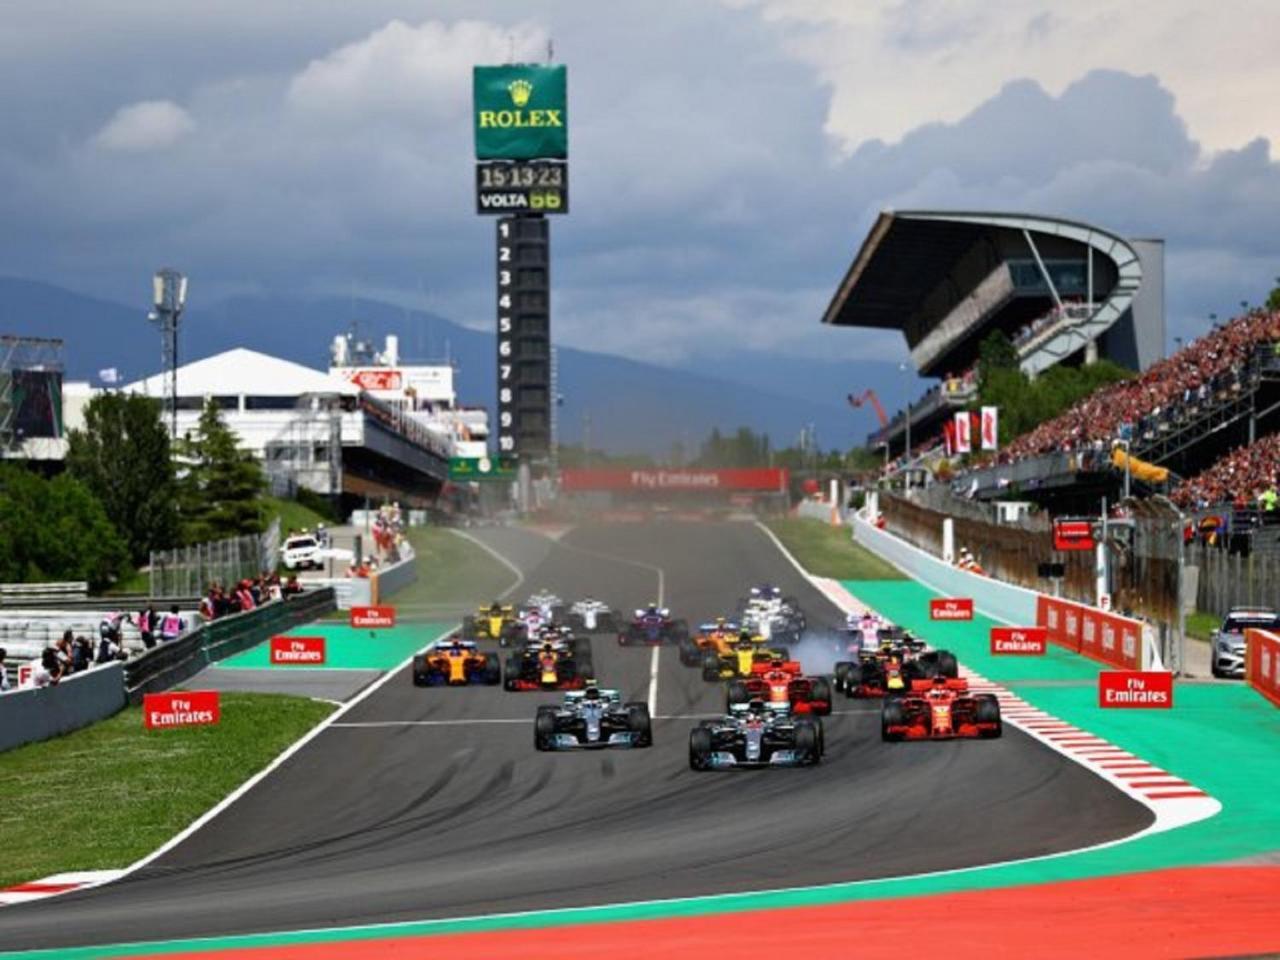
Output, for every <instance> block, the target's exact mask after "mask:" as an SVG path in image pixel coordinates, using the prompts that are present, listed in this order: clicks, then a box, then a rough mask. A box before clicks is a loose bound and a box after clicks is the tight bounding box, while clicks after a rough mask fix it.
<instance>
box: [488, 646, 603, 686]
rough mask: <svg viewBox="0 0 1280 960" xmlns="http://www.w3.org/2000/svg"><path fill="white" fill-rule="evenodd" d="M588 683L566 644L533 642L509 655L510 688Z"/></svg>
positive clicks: (508, 678) (507, 679)
mask: <svg viewBox="0 0 1280 960" xmlns="http://www.w3.org/2000/svg"><path fill="white" fill-rule="evenodd" d="M586 685H587V683H586V677H585V675H584V673H583V672H582V671H581V670H580V669H579V668H578V662H577V661H576V660H575V659H574V658H573V655H572V653H571V652H570V651H569V650H568V648H566V647H564V646H563V645H561V646H557V645H556V644H553V643H544V644H542V645H540V646H539V645H537V644H530V645H529V646H528V647H527V648H525V649H524V650H522V651H520V652H518V653H513V654H512V655H511V656H510V657H508V658H507V669H506V677H505V679H504V680H503V686H505V687H506V689H508V690H512V691H515V690H581V689H582V688H583V687H585V686H586Z"/></svg>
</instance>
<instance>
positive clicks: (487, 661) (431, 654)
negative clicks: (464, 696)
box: [413, 640, 502, 687]
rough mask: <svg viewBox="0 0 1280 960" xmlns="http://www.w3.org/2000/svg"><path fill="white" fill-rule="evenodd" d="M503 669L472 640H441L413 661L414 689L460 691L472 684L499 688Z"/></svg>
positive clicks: (495, 659)
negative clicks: (461, 688)
mask: <svg viewBox="0 0 1280 960" xmlns="http://www.w3.org/2000/svg"><path fill="white" fill-rule="evenodd" d="M501 682H502V666H501V665H500V664H499V663H498V658H497V657H495V656H493V655H492V654H487V653H481V652H480V651H479V650H477V649H476V645H475V643H473V642H471V641H469V640H440V641H438V642H437V643H435V644H432V646H431V647H430V648H429V649H427V650H426V651H424V652H422V653H419V654H417V655H416V656H415V657H414V658H413V685H414V686H415V687H444V686H448V687H461V686H467V685H468V684H473V683H483V684H486V685H487V686H491V687H492V686H497V685H498V684H499V683H501Z"/></svg>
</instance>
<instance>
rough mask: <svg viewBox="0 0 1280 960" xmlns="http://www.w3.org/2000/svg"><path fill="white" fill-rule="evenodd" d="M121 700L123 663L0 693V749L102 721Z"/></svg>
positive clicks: (123, 701)
mask: <svg viewBox="0 0 1280 960" xmlns="http://www.w3.org/2000/svg"><path fill="white" fill-rule="evenodd" d="M125 702H126V699H125V691H124V665H123V664H119V663H110V664H106V665H104V666H101V667H94V668H93V669H92V670H86V671H84V672H83V673H76V674H72V675H71V676H70V677H68V678H67V679H66V680H63V681H62V682H61V683H59V684H57V685H56V686H51V687H30V688H27V689H23V690H14V691H11V692H9V693H4V694H0V751H4V750H10V749H12V748H14V747H20V746H22V745H23V744H24V743H35V742H37V741H39V740H48V739H49V738H50V737H56V736H59V735H60V734H64V733H70V732H71V731H72V730H79V729H80V728H81V727H87V726H89V725H90V724H91V723H97V722H98V721H99V720H105V719H106V718H107V717H110V716H112V715H113V714H115V713H117V712H118V711H120V710H121V709H123V708H124V705H125Z"/></svg>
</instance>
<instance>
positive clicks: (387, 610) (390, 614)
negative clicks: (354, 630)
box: [351, 607, 396, 627]
mask: <svg viewBox="0 0 1280 960" xmlns="http://www.w3.org/2000/svg"><path fill="white" fill-rule="evenodd" d="M351 625H352V626H353V627H394V626H395V625H396V608H395V607H352V608H351Z"/></svg>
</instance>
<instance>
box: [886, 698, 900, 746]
mask: <svg viewBox="0 0 1280 960" xmlns="http://www.w3.org/2000/svg"><path fill="white" fill-rule="evenodd" d="M905 722H906V714H905V713H904V712H903V709H902V701H900V700H886V701H885V702H884V706H882V707H881V708H880V739H881V740H883V741H885V742H886V743H894V742H896V741H898V740H901V739H902V734H901V733H896V732H894V731H893V730H891V729H890V727H895V726H901V725H902V724H903V723H905Z"/></svg>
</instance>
